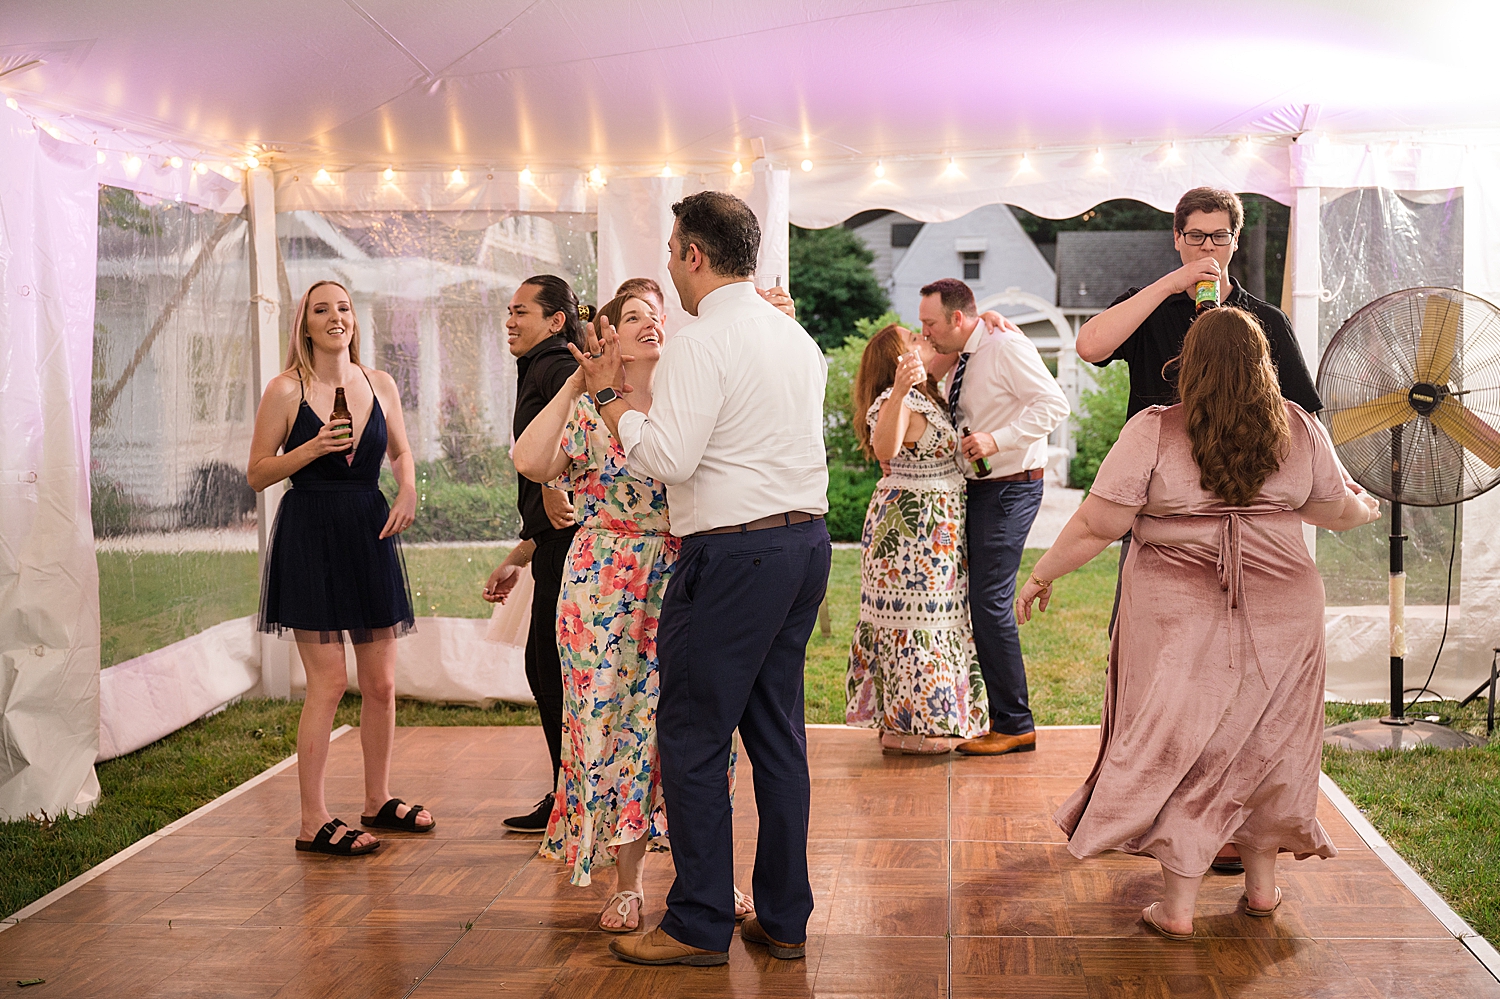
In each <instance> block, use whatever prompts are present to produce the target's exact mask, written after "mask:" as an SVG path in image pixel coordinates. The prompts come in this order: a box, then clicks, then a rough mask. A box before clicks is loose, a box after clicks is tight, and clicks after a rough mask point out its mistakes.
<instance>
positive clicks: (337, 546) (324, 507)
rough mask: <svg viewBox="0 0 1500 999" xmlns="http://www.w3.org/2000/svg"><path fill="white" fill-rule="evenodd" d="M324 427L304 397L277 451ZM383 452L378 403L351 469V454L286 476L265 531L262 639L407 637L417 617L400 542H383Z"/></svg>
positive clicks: (354, 640) (383, 426)
mask: <svg viewBox="0 0 1500 999" xmlns="http://www.w3.org/2000/svg"><path fill="white" fill-rule="evenodd" d="M365 380H366V381H368V380H369V376H368V375H366V376H365ZM373 389H374V386H371V390H372V391H371V395H374V391H373ZM322 426H323V421H322V420H320V419H319V418H318V416H317V414H316V413H314V412H313V411H312V407H311V406H309V405H308V404H307V398H306V396H304V397H303V399H302V403H301V404H300V405H299V406H298V407H297V418H296V420H295V421H293V423H292V432H291V433H290V434H288V435H287V439H286V443H285V444H284V445H282V450H283V451H284V452H289V451H292V450H294V449H296V448H298V447H300V446H301V445H303V444H305V443H306V442H307V441H310V440H312V439H313V438H314V437H316V436H318V431H319V430H320V429H321V428H322ZM385 448H386V424H385V412H384V411H383V410H382V409H381V408H380V399H379V397H378V396H376V397H375V403H374V405H373V407H372V408H371V411H370V419H369V420H368V421H367V422H366V423H365V429H364V432H363V433H362V434H361V435H360V439H359V443H358V444H356V445H355V448H354V460H353V462H350V461H348V460H347V457H348V453H347V452H344V453H338V454H325V455H323V456H322V457H321V458H315V459H313V460H312V461H311V462H309V463H308V464H307V465H305V466H303V467H302V468H301V469H300V470H298V471H297V472H294V473H293V474H292V476H291V488H290V489H288V490H287V492H286V494H285V495H284V496H283V497H282V499H281V508H280V509H279V510H278V511H277V513H276V522H275V524H274V525H273V526H272V528H271V543H270V546H269V547H270V552H269V556H268V558H267V559H266V570H265V576H264V578H263V579H262V582H261V597H260V630H261V631H264V632H268V633H272V634H277V635H280V634H283V633H285V632H286V631H287V630H289V629H292V630H296V631H302V632H312V633H314V634H316V635H317V638H316V639H315V640H317V641H321V642H338V641H343V640H344V639H345V636H346V635H347V639H348V641H350V642H352V643H354V644H356V645H360V644H363V643H365V642H369V641H372V640H375V639H378V638H385V637H389V636H392V635H394V636H397V637H399V636H401V635H404V634H406V633H407V632H408V631H411V630H412V627H413V625H414V624H415V618H414V617H413V615H412V604H411V593H410V589H409V587H408V585H407V581H406V563H405V562H404V560H403V559H402V557H401V543H400V540H399V537H398V536H395V535H393V536H391V537H389V538H385V539H383V540H382V539H381V537H380V531H381V529H382V528H384V527H385V521H386V518H387V517H388V516H389V515H390V507H389V506H388V505H387V504H386V501H385V497H384V496H383V495H382V494H381V492H380V464H381V461H382V460H383V459H384V457H385ZM299 637H301V638H303V639H306V638H309V637H311V636H309V635H302V636H299Z"/></svg>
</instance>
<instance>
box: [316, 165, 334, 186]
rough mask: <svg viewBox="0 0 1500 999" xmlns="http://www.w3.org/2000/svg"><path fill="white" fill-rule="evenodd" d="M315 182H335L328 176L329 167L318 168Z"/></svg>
mask: <svg viewBox="0 0 1500 999" xmlns="http://www.w3.org/2000/svg"><path fill="white" fill-rule="evenodd" d="M313 180H316V181H317V182H318V183H319V184H327V183H328V182H330V181H331V180H333V178H332V177H330V176H328V168H327V167H318V173H317V176H315V177H314V178H313Z"/></svg>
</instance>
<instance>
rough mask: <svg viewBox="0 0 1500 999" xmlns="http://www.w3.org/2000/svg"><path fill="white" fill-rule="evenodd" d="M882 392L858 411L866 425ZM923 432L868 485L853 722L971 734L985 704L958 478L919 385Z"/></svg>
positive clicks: (948, 439) (984, 720)
mask: <svg viewBox="0 0 1500 999" xmlns="http://www.w3.org/2000/svg"><path fill="white" fill-rule="evenodd" d="M890 394H891V390H890V389H886V390H885V392H883V393H881V395H880V398H878V399H876V400H875V402H874V403H872V404H871V406H870V409H869V412H867V413H866V414H865V418H866V420H867V421H868V422H869V425H870V428H871V430H872V431H873V429H874V427H875V421H876V419H877V418H878V417H879V415H880V407H881V404H883V403H884V402H885V400H886V399H888V398H890ZM905 403H906V406H907V407H908V408H909V409H911V410H912V411H913V412H917V413H921V414H922V415H923V416H924V417H926V418H927V430H926V431H925V432H924V433H923V434H922V436H921V437H920V438H919V439H918V440H917V441H916V442H915V443H912V444H907V445H903V446H902V448H901V450H900V451H899V452H897V454H896V457H895V458H893V459H892V460H891V462H890V471H889V473H888V474H886V475H885V476H883V477H882V478H881V480H880V482H879V483H877V484H876V486H875V494H874V495H873V496H871V497H870V508H869V510H868V512H866V514H865V529H864V535H863V537H862V538H861V548H862V550H863V557H862V558H861V562H860V588H859V624H858V625H857V626H856V628H855V631H854V641H853V642H852V643H851V645H850V648H849V672H848V678H847V694H848V706H847V708H846V710H845V712H844V720H845V721H846V722H847V723H848V724H850V725H858V726H861V727H865V728H878V729H883V730H885V731H888V732H898V733H902V734H905V735H931V736H961V737H965V738H973V737H975V736H978V735H982V734H983V733H985V732H987V731H988V730H989V704H988V701H987V699H986V696H985V689H984V679H983V677H982V676H981V675H980V672H979V658H978V656H977V655H976V654H975V652H974V630H973V626H972V625H971V623H970V620H969V563H968V554H967V551H966V544H965V541H964V477H963V472H962V471H961V470H960V468H959V464H958V463H959V461H960V460H961V459H960V457H959V453H958V434H957V433H956V432H955V431H954V429H953V424H952V423H951V422H949V419H948V414H947V413H946V412H944V411H943V409H942V408H941V407H939V406H938V405H937V404H936V403H934V402H933V401H932V400H931V399H929V398H928V397H927V396H925V395H923V394H922V393H921V392H919V391H917V390H916V389H912V390H911V391H910V392H909V393H908V394H907V397H906V400H905Z"/></svg>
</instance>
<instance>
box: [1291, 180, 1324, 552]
mask: <svg viewBox="0 0 1500 999" xmlns="http://www.w3.org/2000/svg"><path fill="white" fill-rule="evenodd" d="M1322 207H1323V199H1322V190H1321V189H1320V188H1316V187H1297V188H1293V190H1292V218H1291V225H1290V229H1291V231H1290V232H1288V233H1287V241H1286V242H1287V251H1288V252H1287V256H1288V260H1287V269H1288V270H1290V271H1291V274H1292V314H1291V320H1292V329H1293V331H1294V332H1295V333H1296V334H1297V346H1298V348H1299V349H1301V351H1302V357H1303V358H1304V359H1305V360H1306V361H1307V366H1308V367H1309V368H1310V369H1312V373H1313V377H1314V378H1316V377H1317V374H1318V360H1319V358H1321V357H1322V356H1323V351H1322V349H1321V346H1320V344H1319V339H1320V337H1319V332H1318V307H1319V305H1320V304H1321V302H1322V293H1323V259H1322V248H1321V245H1320V242H1321V241H1320V224H1319V223H1320V218H1321V216H1322ZM1302 537H1303V540H1304V541H1306V542H1307V553H1308V554H1309V555H1311V556H1312V557H1313V558H1314V559H1315V560H1316V559H1317V557H1318V550H1317V538H1318V532H1317V528H1315V527H1313V526H1312V525H1311V524H1304V525H1303V526H1302Z"/></svg>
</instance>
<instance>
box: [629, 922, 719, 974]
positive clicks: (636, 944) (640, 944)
mask: <svg viewBox="0 0 1500 999" xmlns="http://www.w3.org/2000/svg"><path fill="white" fill-rule="evenodd" d="M609 949H610V952H611V953H613V954H614V955H615V957H618V958H619V959H620V960H622V961H629V962H630V963H631V964H691V965H695V966H697V967H706V966H708V965H714V964H728V963H729V952H728V951H718V950H704V949H703V948H701V947H689V946H688V945H687V944H685V943H683V942H682V941H680V940H678V939H676V938H674V937H672V936H669V935H668V934H667V931H666V930H664V929H662V928H661V927H660V926H658V927H657V928H656V929H654V930H652V931H651V932H650V933H644V934H642V935H641V936H638V937H621V938H620V939H618V940H611V941H610V943H609Z"/></svg>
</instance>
